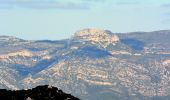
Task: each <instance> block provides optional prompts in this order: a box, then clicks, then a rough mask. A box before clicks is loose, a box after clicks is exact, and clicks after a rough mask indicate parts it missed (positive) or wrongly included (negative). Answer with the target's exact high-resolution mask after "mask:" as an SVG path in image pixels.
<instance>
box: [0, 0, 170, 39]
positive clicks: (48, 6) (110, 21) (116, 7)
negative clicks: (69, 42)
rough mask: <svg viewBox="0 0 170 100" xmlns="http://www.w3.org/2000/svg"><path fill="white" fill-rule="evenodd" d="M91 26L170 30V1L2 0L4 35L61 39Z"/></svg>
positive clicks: (0, 23)
mask: <svg viewBox="0 0 170 100" xmlns="http://www.w3.org/2000/svg"><path fill="white" fill-rule="evenodd" d="M89 27H93V28H101V29H108V30H111V31H112V32H131V31H153V30H165V29H170V0H0V35H10V36H11V35H12V36H17V37H20V38H23V39H29V40H30V39H31V40H34V39H52V40H57V39H63V38H68V37H70V36H71V35H73V34H74V32H75V31H77V30H80V29H83V28H89Z"/></svg>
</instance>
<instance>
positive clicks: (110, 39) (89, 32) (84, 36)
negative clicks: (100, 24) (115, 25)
mask: <svg viewBox="0 0 170 100" xmlns="http://www.w3.org/2000/svg"><path fill="white" fill-rule="evenodd" d="M74 37H76V38H79V39H80V40H83V41H90V42H92V43H98V44H101V46H102V47H107V46H108V45H109V44H113V45H115V44H116V43H117V42H118V41H119V38H118V36H116V35H114V34H113V33H112V32H110V31H107V30H101V29H95V28H91V29H83V30H80V31H77V32H76V33H75V35H74Z"/></svg>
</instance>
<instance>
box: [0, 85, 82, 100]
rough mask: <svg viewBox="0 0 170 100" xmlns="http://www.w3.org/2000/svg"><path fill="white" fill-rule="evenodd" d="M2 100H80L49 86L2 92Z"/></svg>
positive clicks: (0, 93) (0, 94)
mask: <svg viewBox="0 0 170 100" xmlns="http://www.w3.org/2000/svg"><path fill="white" fill-rule="evenodd" d="M0 99H1V100H2V99H3V100H79V99H78V98H76V97H74V96H72V95H70V94H66V93H64V92H63V91H62V90H59V89H58V88H56V87H51V86H48V85H44V86H37V87H36V88H33V89H28V90H17V91H11V90H5V89H1V90H0Z"/></svg>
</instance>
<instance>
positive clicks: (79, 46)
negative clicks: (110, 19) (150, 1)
mask: <svg viewBox="0 0 170 100" xmlns="http://www.w3.org/2000/svg"><path fill="white" fill-rule="evenodd" d="M86 30H87V29H85V31H86ZM80 31H81V30H80ZM96 31H97V32H98V31H99V30H96ZM96 31H95V32H96ZM78 32H79V31H78ZM95 32H94V33H95ZM103 32H106V33H107V32H108V31H105V30H102V32H101V33H103ZM92 33H93V32H92ZM111 33H112V32H111ZM111 33H109V34H111ZM87 34H89V33H87ZM109 34H106V35H105V36H106V37H108V38H109V39H110V37H111V36H110V35H109ZM113 35H114V36H117V37H118V38H119V41H117V40H116V41H112V42H110V40H109V41H108V38H107V39H106V40H107V41H104V40H105V38H101V39H98V41H93V40H91V39H89V38H90V37H85V38H86V40H85V41H84V40H82V39H84V38H82V37H71V38H70V39H65V40H61V41H59V40H57V41H47V40H46V41H43V40H42V41H27V40H24V41H12V42H11V41H7V42H2V41H0V46H1V50H0V55H1V56H0V58H1V59H0V72H1V73H0V88H6V89H27V88H32V87H36V86H37V85H44V84H48V85H52V86H56V87H59V88H61V89H62V90H64V91H66V92H67V93H71V94H73V95H75V96H76V97H79V98H81V99H84V100H89V99H93V100H103V98H106V97H107V100H112V98H115V99H116V100H119V99H120V100H122V99H123V100H127V99H131V100H136V98H137V99H139V100H143V99H145V100H152V99H153V98H155V97H159V98H164V99H165V100H166V99H167V100H168V98H169V96H170V94H169V90H168V89H170V86H169V85H168V84H167V83H169V82H170V80H169V78H170V74H169V73H170V70H169V69H170V68H169V66H170V65H169V60H170V44H169V43H170V40H169V38H170V31H166V32H165V31H155V32H148V33H139V34H138V33H132V34H113ZM94 37H95V36H94ZM99 37H100V36H99ZM101 37H102V36H101ZM102 39H103V41H104V42H103V41H102ZM22 51H23V52H22ZM94 91H95V92H94ZM160 100H161V99H160Z"/></svg>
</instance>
